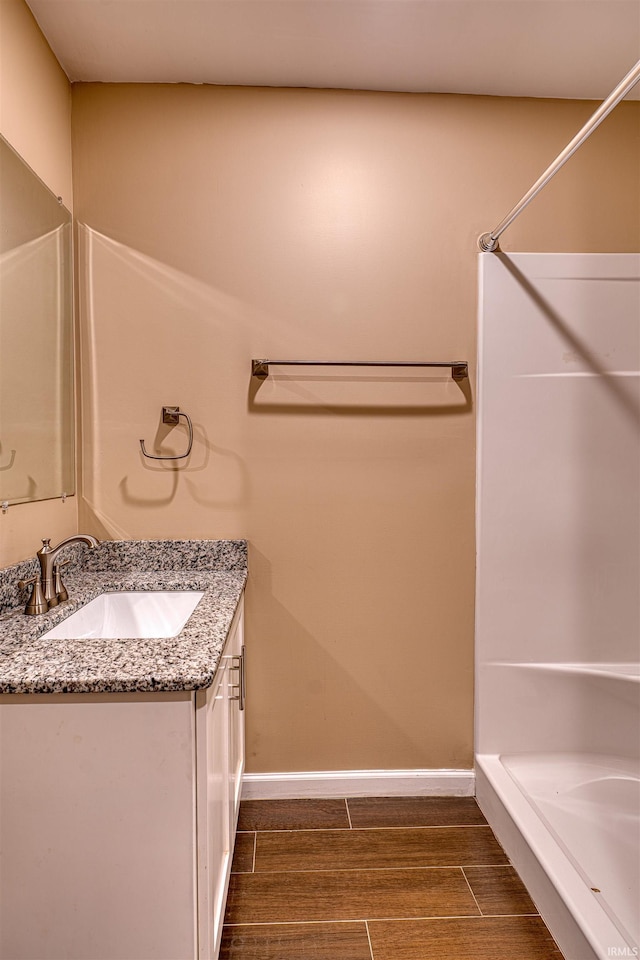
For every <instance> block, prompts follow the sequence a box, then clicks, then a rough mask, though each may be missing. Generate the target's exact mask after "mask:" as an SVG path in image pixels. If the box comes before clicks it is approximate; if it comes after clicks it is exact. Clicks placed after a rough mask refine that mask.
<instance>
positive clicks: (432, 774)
mask: <svg viewBox="0 0 640 960" xmlns="http://www.w3.org/2000/svg"><path fill="white" fill-rule="evenodd" d="M474 794H475V773H474V771H473V770H317V771H300V772H297V773H245V775H244V780H243V784H242V799H243V800H277V799H283V800H284V799H297V798H305V797H472V796H474Z"/></svg>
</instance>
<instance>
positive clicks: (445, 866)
mask: <svg viewBox="0 0 640 960" xmlns="http://www.w3.org/2000/svg"><path fill="white" fill-rule="evenodd" d="M508 866H509V864H508V863H498V864H492V863H465V864H460V863H436V864H417V865H416V864H402V863H399V864H394V865H393V866H389V865H387V866H385V867H373V866H368V865H366V864H364V865H363V866H360V867H336V866H332V867H307V868H306V869H302V870H295V869H291V868H289V869H288V870H286V869H284V870H254V871H253V872H254V873H255V875H256V877H264V876H269V877H273V876H277V875H278V874H297V873H358V872H364V873H367V872H375V871H381V870H394V871H396V870H463V869H464V868H465V867H482V868H483V869H485V868H486V869H492V868H495V867H508ZM248 873H249V871H248V870H245V871H244V875H245V876H246V875H247V874H248ZM467 882H468V881H467Z"/></svg>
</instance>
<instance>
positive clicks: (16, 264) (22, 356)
mask: <svg viewBox="0 0 640 960" xmlns="http://www.w3.org/2000/svg"><path fill="white" fill-rule="evenodd" d="M71 231H72V227H71V214H70V213H69V211H68V210H67V209H66V208H65V207H64V206H62V203H61V202H60V201H59V200H58V198H57V197H56V196H55V195H54V194H53V193H52V192H51V191H50V190H49V189H48V187H47V186H46V185H45V184H44V183H43V182H42V180H40V178H39V177H38V176H36V174H35V173H34V172H33V170H31V168H30V167H28V166H27V164H26V163H25V162H24V161H23V160H22V158H21V157H20V156H19V155H18V154H17V153H16V152H15V151H14V150H13V149H12V147H11V146H10V145H9V144H8V143H7V141H6V140H4V139H3V138H2V137H0V502H5V501H6V502H7V503H9V504H12V503H26V502H28V501H32V500H50V499H52V498H55V497H61V496H64V495H65V494H72V493H74V492H75V479H74V477H75V469H74V456H75V451H74V388H73V267H72V242H71V241H72V233H71Z"/></svg>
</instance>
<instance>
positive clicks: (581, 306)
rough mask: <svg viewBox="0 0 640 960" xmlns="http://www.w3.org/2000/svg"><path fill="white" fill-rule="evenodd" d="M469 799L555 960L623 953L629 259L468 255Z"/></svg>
mask: <svg viewBox="0 0 640 960" xmlns="http://www.w3.org/2000/svg"><path fill="white" fill-rule="evenodd" d="M479 261H480V262H479V348H480V349H479V362H478V370H479V375H478V396H477V410H478V486H477V582H476V744H475V751H476V776H477V788H476V789H477V795H478V800H479V802H480V806H481V807H482V809H483V811H484V813H485V815H486V816H487V819H488V820H489V823H490V824H491V826H492V827H493V828H494V830H495V832H496V834H497V835H498V838H499V839H500V840H501V842H502V843H503V845H504V847H505V849H506V851H507V853H508V855H509V856H510V857H511V859H512V860H513V862H514V864H515V865H516V867H517V869H518V871H519V872H520V874H521V876H522V878H523V880H524V882H525V884H526V885H527V887H528V888H529V891H530V893H531V895H532V897H533V899H534V901H535V902H536V903H537V905H538V909H539V910H540V913H541V914H542V916H543V917H544V919H545V921H546V922H547V925H548V927H549V929H550V930H551V933H552V934H553V935H554V937H555V938H556V940H557V942H558V945H559V947H560V949H561V950H562V951H563V953H564V954H565V956H566V958H567V960H610V958H611V957H637V956H640V951H639V950H638V941H639V939H640V931H639V929H638V926H639V924H638V914H639V912H640V911H639V909H638V905H639V904H640V877H639V873H640V825H639V816H640V786H639V772H640V678H639V670H638V659H639V653H640V642H639V641H640V596H639V590H638V584H640V430H639V429H638V427H639V426H640V363H639V359H640V326H639V325H638V316H639V315H640V256H639V255H638V254H595V253H594V254H570V253H566V254H562V253H561V254H556V253H546V254H538V253H502V254H500V255H497V256H496V255H495V254H481V255H480V257H479Z"/></svg>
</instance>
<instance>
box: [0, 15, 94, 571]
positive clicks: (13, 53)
mask: <svg viewBox="0 0 640 960" xmlns="http://www.w3.org/2000/svg"><path fill="white" fill-rule="evenodd" d="M0 133H1V134H2V136H3V137H4V138H5V139H6V140H8V141H9V143H10V144H11V146H12V147H13V148H14V150H17V152H18V153H19V154H20V155H21V156H22V158H23V159H24V160H25V161H26V163H28V164H29V166H30V167H31V168H32V169H33V170H34V171H35V172H36V173H37V174H38V176H39V177H40V178H41V179H42V180H44V182H45V183H46V184H47V186H48V187H49V188H50V189H51V190H52V191H53V192H54V193H55V194H56V196H61V197H62V198H63V201H64V204H65V206H66V207H68V208H69V209H72V203H73V196H72V187H71V86H70V84H69V82H68V80H67V78H66V76H65V74H64V72H63V71H62V69H61V67H60V65H59V64H58V61H57V60H56V58H55V57H54V55H53V53H52V52H51V49H50V48H49V46H48V44H47V42H46V40H45V39H44V37H43V36H42V33H41V32H40V29H39V27H38V26H37V24H36V22H35V20H34V19H33V17H32V15H31V12H30V10H29V8H28V7H27V5H26V4H25V3H24V2H23V0H0ZM76 530H77V498H76V497H72V498H70V499H68V500H67V501H66V503H64V504H63V503H62V501H61V500H45V501H41V502H38V503H32V504H17V505H15V506H12V507H10V509H9V510H8V512H7V513H6V514H1V513H0V566H6V565H7V564H11V563H16V562H17V561H18V560H24V559H25V558H26V557H29V556H31V555H33V554H35V552H36V550H37V549H38V546H39V545H40V538H41V537H47V536H49V537H51V539H52V541H53V542H54V543H55V542H57V541H58V540H60V539H62V538H63V537H66V536H69V535H70V534H72V533H75V532H76Z"/></svg>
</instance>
